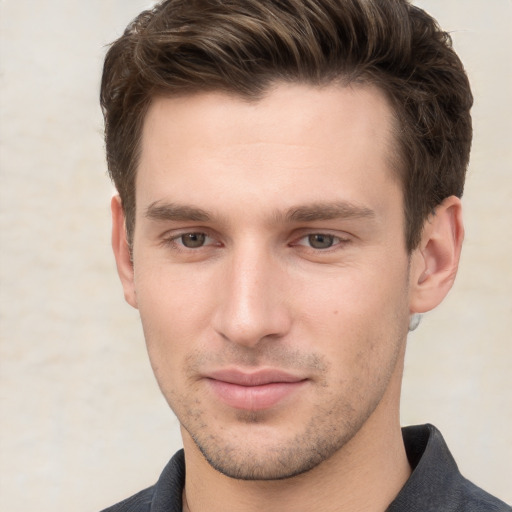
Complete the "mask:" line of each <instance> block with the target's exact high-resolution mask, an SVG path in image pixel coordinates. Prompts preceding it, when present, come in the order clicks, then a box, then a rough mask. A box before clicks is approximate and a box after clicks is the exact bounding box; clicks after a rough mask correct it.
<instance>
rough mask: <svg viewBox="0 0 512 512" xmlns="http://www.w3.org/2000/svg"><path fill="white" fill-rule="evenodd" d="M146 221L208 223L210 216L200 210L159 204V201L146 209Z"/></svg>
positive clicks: (170, 204)
mask: <svg viewBox="0 0 512 512" xmlns="http://www.w3.org/2000/svg"><path fill="white" fill-rule="evenodd" d="M145 216H146V217H147V218H148V219H152V220H162V221H172V220H175V221H193V222H208V221H209V220H210V219H211V217H210V215H209V214H208V213H207V212H206V211H205V210H202V209H201V208H196V207H194V206H188V205H180V204H174V203H164V204H160V202H159V201H155V202H154V203H151V204H150V205H149V206H148V207H147V209H146V215H145Z"/></svg>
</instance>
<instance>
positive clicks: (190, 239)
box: [174, 232, 211, 249]
mask: <svg viewBox="0 0 512 512" xmlns="http://www.w3.org/2000/svg"><path fill="white" fill-rule="evenodd" d="M208 239H210V237H209V236H207V235H206V233H200V232H198V233H183V234H182V235H179V236H178V237H176V238H174V242H176V243H178V244H180V245H183V247H186V248H187V249H197V248H199V247H203V245H206V241H207V240H208ZM210 240H211V239H210Z"/></svg>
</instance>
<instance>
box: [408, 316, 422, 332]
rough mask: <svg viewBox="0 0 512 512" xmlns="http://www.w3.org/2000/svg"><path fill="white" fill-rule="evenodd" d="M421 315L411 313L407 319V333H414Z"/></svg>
mask: <svg viewBox="0 0 512 512" xmlns="http://www.w3.org/2000/svg"><path fill="white" fill-rule="evenodd" d="M421 316H422V315H421V314H420V313H413V314H412V315H411V316H410V318H409V331H410V332H411V331H414V330H415V329H416V328H417V327H418V325H420V322H421Z"/></svg>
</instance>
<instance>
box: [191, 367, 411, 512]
mask: <svg viewBox="0 0 512 512" xmlns="http://www.w3.org/2000/svg"><path fill="white" fill-rule="evenodd" d="M401 370H402V369H401V368H399V369H398V371H397V372H396V373H397V375H395V376H394V377H393V379H392V382H391V383H390V386H389V387H388V390H387V391H386V393H385V395H384V397H383V398H382V400H381V402H380V404H379V405H378V406H377V408H376V409H375V411H374V412H373V414H372V415H371V416H370V417H369V418H368V420H367V421H366V423H365V424H364V425H363V426H362V428H361V429H360V430H359V431H358V433H357V434H356V435H355V436H354V437H353V438H352V439H351V440H350V441H349V442H348V443H347V444H346V445H345V446H344V447H343V448H342V449H340V450H339V451H338V452H337V453H336V454H335V455H333V456H332V457H330V458H329V459H327V460H325V461H323V462H322V463H321V464H319V465H318V466H317V467H315V468H314V469H312V470H310V471H308V472H306V473H304V474H302V475H298V476H296V477H293V478H288V479H283V480H275V481H245V480H244V481H243V480H236V479H233V478H229V477H226V476H224V475H222V474H221V473H219V472H217V471H216V470H214V469H213V468H211V466H209V464H208V463H207V462H206V460H205V459H204V458H203V456H202V455H201V453H200V452H199V450H198V449H197V447H196V446H195V443H194V442H193V441H192V439H191V438H190V437H189V436H188V434H187V433H186V432H184V433H183V441H184V446H185V460H186V467H187V477H186V484H185V489H184V500H183V503H184V508H183V510H184V512H204V511H208V512H223V511H225V510H236V511H237V512H260V511H261V510H265V511H268V512H292V511H293V512H302V511H308V510H312V509H318V510H322V511H323V512H336V511H341V510H343V511H345V512H384V511H385V510H386V509H387V507H388V506H389V504H390V503H391V502H392V501H393V499H394V498H395V497H396V495H397V494H398V492H399V491H400V489H401V488H402V487H403V485H404V483H405V482H406V480H407V479H408V478H409V476H410V473H411V469H410V466H409V463H408V460H407V456H406V453H405V447H404V444H403V440H402V434H401V429H400V424H399V407H398V402H399V396H400V383H401V374H402V371H401Z"/></svg>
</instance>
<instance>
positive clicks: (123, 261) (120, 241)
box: [110, 195, 137, 308]
mask: <svg viewBox="0 0 512 512" xmlns="http://www.w3.org/2000/svg"><path fill="white" fill-rule="evenodd" d="M110 207H111V210H112V249H113V250H114V256H115V259H116V265H117V273H118V274H119V278H120V279H121V284H122V285H123V290H124V298H125V300H126V302H128V304H130V306H133V307H134V308H136V307H137V297H136V294H135V283H134V273H133V262H132V257H131V252H130V246H129V244H128V239H127V237H126V221H125V216H124V210H123V206H122V205H121V198H120V197H119V196H118V195H115V196H114V197H113V198H112V201H111V203H110Z"/></svg>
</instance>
